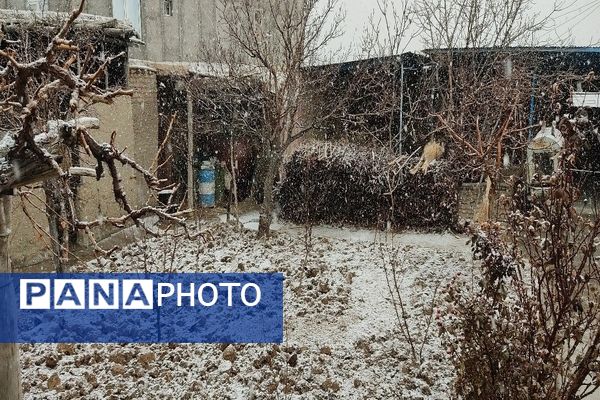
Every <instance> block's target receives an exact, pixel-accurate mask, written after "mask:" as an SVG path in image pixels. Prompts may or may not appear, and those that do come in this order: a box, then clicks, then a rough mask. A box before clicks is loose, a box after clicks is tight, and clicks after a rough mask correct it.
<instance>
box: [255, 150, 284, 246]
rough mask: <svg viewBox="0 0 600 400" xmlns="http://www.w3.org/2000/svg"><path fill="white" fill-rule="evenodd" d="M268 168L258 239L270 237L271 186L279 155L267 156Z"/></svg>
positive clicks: (273, 181)
mask: <svg viewBox="0 0 600 400" xmlns="http://www.w3.org/2000/svg"><path fill="white" fill-rule="evenodd" d="M268 160H269V161H268V167H267V172H266V175H265V182H264V188H263V190H264V200H263V203H262V205H261V207H260V219H259V222H258V237H259V238H262V237H269V236H270V235H271V222H272V221H273V206H274V199H273V186H274V184H275V174H276V173H277V169H278V167H279V155H277V154H273V153H272V152H271V153H270V154H269V158H268Z"/></svg>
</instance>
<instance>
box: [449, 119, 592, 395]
mask: <svg viewBox="0 0 600 400" xmlns="http://www.w3.org/2000/svg"><path fill="white" fill-rule="evenodd" d="M563 124H564V127H566V129H564V130H565V131H566V132H569V131H571V132H572V131H573V130H572V129H569V128H570V124H569V122H567V121H563ZM566 137H567V145H566V148H565V150H564V152H563V154H562V157H561V161H560V165H561V169H560V171H559V172H558V173H557V174H555V175H554V176H553V177H552V178H551V184H552V186H551V187H550V188H549V189H547V191H546V192H544V193H541V194H538V195H534V196H533V199H532V202H531V205H530V207H529V208H528V209H527V210H526V211H522V210H521V201H520V200H521V199H520V195H518V194H515V195H514V196H513V197H512V198H503V199H502V204H503V205H504V208H505V212H506V216H507V222H506V224H504V225H500V224H489V225H485V226H483V227H482V228H481V229H480V230H477V231H475V232H474V237H473V250H474V255H475V257H476V259H479V260H480V261H481V279H480V281H479V282H478V284H475V285H473V286H471V287H468V286H465V284H464V282H461V280H459V279H457V280H455V281H454V282H453V283H452V284H451V285H450V286H449V287H448V288H447V290H446V293H445V296H446V300H447V301H448V302H449V306H448V307H447V308H446V309H445V310H443V312H442V313H441V315H440V316H439V323H440V327H441V329H442V337H443V338H444V340H445V342H446V344H447V345H448V351H449V353H450V356H451V359H452V362H453V364H454V366H455V368H456V373H457V380H456V384H455V387H454V389H455V391H456V394H457V395H458V397H459V398H467V399H475V398H477V399H580V398H585V397H587V396H589V395H590V394H591V393H593V392H594V391H595V390H597V388H598V386H599V385H600V381H599V377H600V375H599V374H600V369H599V365H598V356H599V355H600V310H599V304H600V294H599V293H598V284H599V280H600V266H599V265H598V259H597V257H596V255H597V248H596V246H597V243H598V240H599V239H600V219H598V217H597V216H586V213H585V209H583V210H582V207H581V205H580V203H578V200H579V193H580V191H579V190H578V189H577V187H576V185H575V184H574V183H573V177H572V172H571V169H572V167H573V164H574V162H575V159H576V157H575V152H574V151H573V149H575V145H574V141H572V140H570V138H572V137H569V135H568V134H567V135H566Z"/></svg>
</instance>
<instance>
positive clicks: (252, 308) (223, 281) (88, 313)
mask: <svg viewBox="0 0 600 400" xmlns="http://www.w3.org/2000/svg"><path fill="white" fill-rule="evenodd" d="M283 280H284V277H283V275H282V274H0V343H281V342H282V341H283Z"/></svg>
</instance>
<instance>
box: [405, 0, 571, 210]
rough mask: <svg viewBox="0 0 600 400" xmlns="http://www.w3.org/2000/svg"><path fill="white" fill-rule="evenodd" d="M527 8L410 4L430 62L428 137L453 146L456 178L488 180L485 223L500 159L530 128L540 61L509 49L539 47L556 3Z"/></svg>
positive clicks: (506, 3)
mask: <svg viewBox="0 0 600 400" xmlns="http://www.w3.org/2000/svg"><path fill="white" fill-rule="evenodd" d="M532 6H533V2H532V1H530V0H525V1H522V0H493V1H483V0H460V1H454V2H448V1H445V0H436V1H433V2H431V1H420V2H418V3H417V6H416V11H415V15H416V19H417V25H418V26H419V28H420V29H421V31H422V33H423V36H422V37H423V40H424V42H425V44H426V45H427V46H429V47H430V49H429V50H427V51H426V52H427V53H428V54H429V55H430V56H431V58H432V59H433V61H434V62H435V65H436V73H435V74H431V75H430V76H429V77H428V78H427V82H426V83H425V84H424V85H425V86H427V87H431V88H433V90H432V92H431V93H427V95H428V96H434V97H435V98H436V100H435V102H433V103H431V107H430V117H431V118H432V120H433V122H434V124H435V126H436V128H435V130H434V131H433V132H432V133H433V134H434V136H436V137H437V138H438V139H441V140H444V141H447V142H449V143H450V144H451V146H449V147H452V148H454V152H453V153H452V151H451V153H452V154H451V156H453V157H455V158H456V161H455V163H456V164H457V165H461V166H462V167H464V170H463V171H461V172H462V176H466V177H467V178H468V179H477V178H476V176H477V175H479V176H480V177H481V180H485V181H486V182H487V188H486V193H487V194H488V195H489V196H487V197H486V198H485V199H484V202H483V207H482V211H483V213H482V214H483V216H482V219H483V220H487V219H488V218H489V209H490V208H491V207H492V204H493V197H494V193H495V189H496V187H497V182H498V180H499V177H500V171H501V167H502V162H503V156H504V155H505V154H506V153H507V150H508V149H511V150H515V149H523V147H524V146H526V143H527V136H528V135H527V134H528V132H529V130H530V129H532V128H533V127H532V126H530V123H529V118H528V114H527V113H528V110H527V106H526V105H527V104H528V100H529V98H530V96H531V93H532V90H533V86H534V85H535V83H534V82H533V81H532V77H531V71H532V70H533V69H534V68H535V63H536V62H539V60H536V59H535V58H533V57H529V56H528V54H527V53H525V52H521V53H518V52H516V51H514V50H511V49H510V47H511V46H516V45H531V44H533V43H538V41H537V37H536V35H537V34H539V33H540V32H541V31H543V29H544V28H546V27H547V26H548V24H549V23H550V22H551V18H552V16H553V15H554V14H555V13H556V12H557V11H558V10H559V9H560V5H559V4H555V7H554V10H553V11H551V12H550V13H548V14H546V15H540V14H535V13H533V12H532ZM515 55H516V56H515ZM513 56H515V57H513ZM516 58H518V59H519V61H516ZM465 171H468V172H467V173H466V174H465Z"/></svg>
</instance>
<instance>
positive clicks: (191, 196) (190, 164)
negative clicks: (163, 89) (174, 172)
mask: <svg viewBox="0 0 600 400" xmlns="http://www.w3.org/2000/svg"><path fill="white" fill-rule="evenodd" d="M187 117H188V118H187V125H188V160H187V170H188V173H187V186H188V192H187V193H188V207H189V208H190V209H193V208H194V205H195V200H196V191H195V190H194V187H195V185H194V104H193V102H192V94H191V93H190V89H189V88H188V91H187Z"/></svg>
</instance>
